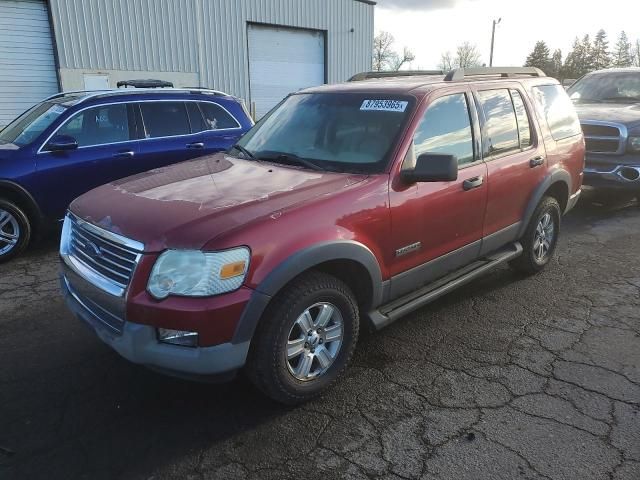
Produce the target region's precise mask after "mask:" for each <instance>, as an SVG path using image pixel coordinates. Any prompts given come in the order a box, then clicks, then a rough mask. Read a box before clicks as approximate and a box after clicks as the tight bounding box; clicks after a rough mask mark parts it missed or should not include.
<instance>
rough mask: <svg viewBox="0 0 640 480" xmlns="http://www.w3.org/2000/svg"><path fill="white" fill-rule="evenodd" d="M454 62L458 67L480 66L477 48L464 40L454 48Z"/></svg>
mask: <svg viewBox="0 0 640 480" xmlns="http://www.w3.org/2000/svg"><path fill="white" fill-rule="evenodd" d="M455 64H456V65H457V66H458V67H459V68H469V67H478V66H480V53H479V52H478V48H477V47H476V46H475V45H473V44H472V43H469V42H464V43H463V44H461V45H458V48H456V58H455Z"/></svg>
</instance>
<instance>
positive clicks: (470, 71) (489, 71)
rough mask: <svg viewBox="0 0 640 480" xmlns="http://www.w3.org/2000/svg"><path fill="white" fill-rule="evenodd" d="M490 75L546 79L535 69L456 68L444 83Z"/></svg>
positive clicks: (448, 74)
mask: <svg viewBox="0 0 640 480" xmlns="http://www.w3.org/2000/svg"><path fill="white" fill-rule="evenodd" d="M482 75H492V76H500V77H515V76H517V75H530V76H532V77H546V74H545V73H544V72H543V71H542V70H540V69H539V68H536V67H476V68H456V69H455V70H451V71H450V72H449V73H447V75H446V76H445V77H444V80H445V82H459V81H461V80H464V79H465V77H474V76H482Z"/></svg>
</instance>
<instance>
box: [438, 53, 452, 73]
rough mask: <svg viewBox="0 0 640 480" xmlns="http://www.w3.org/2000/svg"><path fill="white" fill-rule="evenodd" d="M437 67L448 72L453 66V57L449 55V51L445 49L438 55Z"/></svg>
mask: <svg viewBox="0 0 640 480" xmlns="http://www.w3.org/2000/svg"><path fill="white" fill-rule="evenodd" d="M438 68H439V69H440V70H442V71H443V72H448V71H450V70H453V69H454V68H455V59H454V58H453V56H452V55H451V52H449V51H447V52H444V53H443V54H441V55H440V64H439V65H438Z"/></svg>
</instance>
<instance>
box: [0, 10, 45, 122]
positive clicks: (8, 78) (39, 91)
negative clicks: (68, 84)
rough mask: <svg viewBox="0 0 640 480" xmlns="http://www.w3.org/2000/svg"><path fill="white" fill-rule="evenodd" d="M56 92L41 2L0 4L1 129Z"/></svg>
mask: <svg viewBox="0 0 640 480" xmlns="http://www.w3.org/2000/svg"><path fill="white" fill-rule="evenodd" d="M57 91H58V79H57V78H56V68H55V62H54V57H53V46H52V44H51V30H50V27H49V19H48V16H47V9H46V5H45V4H44V1H28V2H27V1H14V0H0V127H1V126H3V125H6V124H8V123H9V122H10V121H11V120H13V119H14V118H15V117H16V116H18V115H19V114H21V113H22V112H24V111H25V110H27V109H28V108H29V107H31V106H32V105H33V104H34V103H37V102H39V101H40V100H42V99H43V98H44V97H47V96H49V95H51V94H53V93H55V92H57Z"/></svg>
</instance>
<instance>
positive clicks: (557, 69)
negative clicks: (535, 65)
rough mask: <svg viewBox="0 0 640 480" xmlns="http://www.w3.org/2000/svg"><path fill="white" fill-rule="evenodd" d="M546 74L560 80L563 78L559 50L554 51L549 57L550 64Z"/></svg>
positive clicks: (560, 52)
mask: <svg viewBox="0 0 640 480" xmlns="http://www.w3.org/2000/svg"><path fill="white" fill-rule="evenodd" d="M547 70H548V71H547V72H546V74H547V75H549V76H551V77H554V78H558V79H562V78H564V77H563V75H562V73H563V72H562V51H561V50H560V49H556V50H554V52H553V55H551V62H550V63H549V68H548V69H547Z"/></svg>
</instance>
